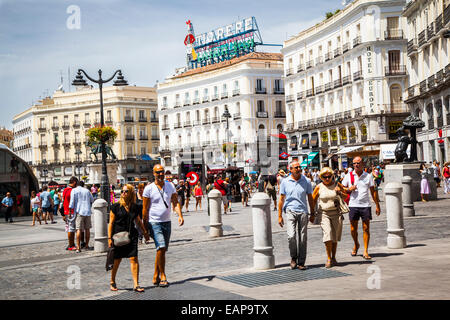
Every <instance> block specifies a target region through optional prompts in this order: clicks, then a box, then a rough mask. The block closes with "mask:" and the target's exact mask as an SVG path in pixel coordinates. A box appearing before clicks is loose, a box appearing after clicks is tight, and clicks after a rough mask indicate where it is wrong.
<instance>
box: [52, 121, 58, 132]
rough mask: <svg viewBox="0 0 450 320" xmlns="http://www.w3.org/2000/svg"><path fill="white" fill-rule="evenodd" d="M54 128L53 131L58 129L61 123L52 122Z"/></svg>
mask: <svg viewBox="0 0 450 320" xmlns="http://www.w3.org/2000/svg"><path fill="white" fill-rule="evenodd" d="M52 130H53V131H58V130H59V125H58V124H57V123H54V124H52Z"/></svg>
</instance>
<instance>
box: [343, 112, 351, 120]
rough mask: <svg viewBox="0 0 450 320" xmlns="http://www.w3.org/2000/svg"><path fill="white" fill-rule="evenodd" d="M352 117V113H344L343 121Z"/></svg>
mask: <svg viewBox="0 0 450 320" xmlns="http://www.w3.org/2000/svg"><path fill="white" fill-rule="evenodd" d="M351 116H352V112H351V111H350V110H347V111H344V119H349V118H351Z"/></svg>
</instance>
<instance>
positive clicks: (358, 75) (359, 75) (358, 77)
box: [353, 70, 363, 81]
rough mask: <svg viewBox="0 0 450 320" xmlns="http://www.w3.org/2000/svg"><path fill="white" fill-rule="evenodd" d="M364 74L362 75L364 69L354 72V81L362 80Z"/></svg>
mask: <svg viewBox="0 0 450 320" xmlns="http://www.w3.org/2000/svg"><path fill="white" fill-rule="evenodd" d="M362 79H363V76H362V71H361V70H360V71H356V72H353V81H358V80H362Z"/></svg>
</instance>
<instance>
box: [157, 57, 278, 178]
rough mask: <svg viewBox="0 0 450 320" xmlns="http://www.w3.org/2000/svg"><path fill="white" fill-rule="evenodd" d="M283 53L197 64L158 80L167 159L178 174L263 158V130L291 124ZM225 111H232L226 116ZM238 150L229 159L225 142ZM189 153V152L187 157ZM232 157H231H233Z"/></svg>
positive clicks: (247, 165)
mask: <svg viewBox="0 0 450 320" xmlns="http://www.w3.org/2000/svg"><path fill="white" fill-rule="evenodd" d="M282 76H283V61H282V56H281V54H276V53H262V52H252V53H249V54H247V55H244V56H241V57H237V58H233V59H231V60H228V61H223V62H220V63H216V64H212V65H208V66H204V67H201V68H197V69H192V70H189V71H186V72H184V73H181V74H179V75H176V76H173V77H171V78H168V79H167V80H166V81H165V82H163V83H160V84H159V85H158V110H159V121H160V125H161V126H160V136H161V148H160V149H161V161H162V164H163V165H164V166H165V167H166V169H168V170H171V171H172V173H178V174H186V173H187V172H188V171H197V172H198V173H202V172H203V171H202V169H204V167H203V165H204V164H206V165H207V168H205V171H204V172H205V173H206V169H209V170H220V169H224V168H225V167H228V166H227V165H232V166H234V167H237V168H240V169H242V170H244V171H247V172H249V171H251V170H253V169H254V167H253V165H254V164H256V162H257V154H256V152H257V146H256V145H257V144H256V141H257V134H258V132H259V133H260V134H261V136H264V137H268V136H269V135H270V132H272V130H274V129H275V130H277V132H281V131H282V130H283V126H284V124H285V103H284V85H283V80H282ZM225 110H227V111H228V113H229V114H230V118H228V130H227V118H226V117H224V116H223V115H224V113H225ZM226 142H230V143H233V144H234V145H235V146H236V152H235V153H234V154H231V155H229V157H228V160H227V158H226V156H225V153H224V152H223V144H224V143H226ZM187 155H188V156H187ZM227 161H228V162H227Z"/></svg>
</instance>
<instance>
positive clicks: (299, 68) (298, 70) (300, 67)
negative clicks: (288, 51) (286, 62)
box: [297, 63, 305, 73]
mask: <svg viewBox="0 0 450 320" xmlns="http://www.w3.org/2000/svg"><path fill="white" fill-rule="evenodd" d="M302 71H305V64H303V63H300V64H299V65H298V66H297V73H298V72H302Z"/></svg>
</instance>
